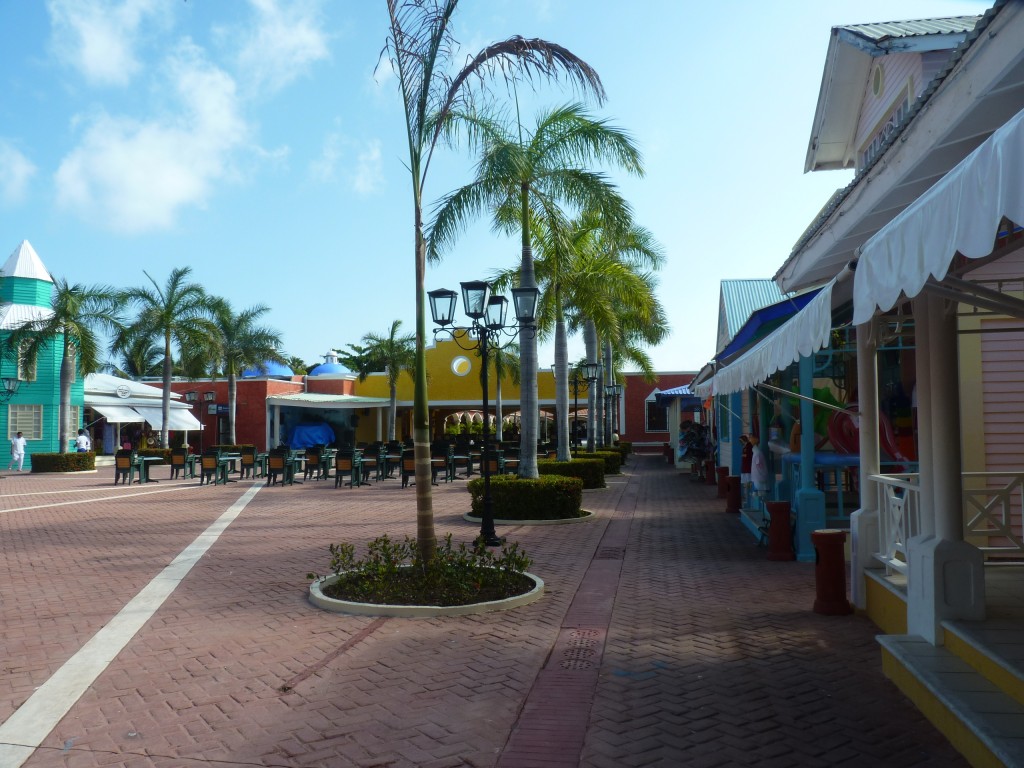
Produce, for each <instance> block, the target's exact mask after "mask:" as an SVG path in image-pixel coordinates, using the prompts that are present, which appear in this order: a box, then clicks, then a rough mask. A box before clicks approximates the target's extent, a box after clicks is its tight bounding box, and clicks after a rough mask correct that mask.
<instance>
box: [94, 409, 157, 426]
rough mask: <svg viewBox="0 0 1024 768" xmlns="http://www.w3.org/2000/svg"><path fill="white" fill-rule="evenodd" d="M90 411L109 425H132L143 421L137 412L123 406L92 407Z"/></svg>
mask: <svg viewBox="0 0 1024 768" xmlns="http://www.w3.org/2000/svg"><path fill="white" fill-rule="evenodd" d="M92 409H93V410H94V411H96V413H99V414H101V415H102V416H103V418H105V419H106V420H107V421H109V422H110V423H111V424H134V423H136V422H140V421H145V419H143V418H142V416H140V415H139V414H138V412H136V411H135V410H133V409H132V408H128V407H126V406H123V405H94V406H92Z"/></svg>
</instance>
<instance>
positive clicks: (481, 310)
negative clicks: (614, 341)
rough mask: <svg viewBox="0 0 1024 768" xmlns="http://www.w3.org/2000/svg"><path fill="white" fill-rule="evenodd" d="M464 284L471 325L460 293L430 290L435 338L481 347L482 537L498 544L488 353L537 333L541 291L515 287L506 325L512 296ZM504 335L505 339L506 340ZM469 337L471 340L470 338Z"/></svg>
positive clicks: (484, 285) (481, 283) (479, 283)
mask: <svg viewBox="0 0 1024 768" xmlns="http://www.w3.org/2000/svg"><path fill="white" fill-rule="evenodd" d="M461 285H462V305H463V309H464V310H465V312H466V316H467V317H468V318H469V319H470V320H472V321H473V322H472V324H471V325H468V326H457V325H455V324H454V316H455V304H456V301H457V300H458V295H457V294H456V293H455V291H450V290H448V289H447V288H438V289H437V290H434V291H428V292H427V297H428V299H429V301H430V314H431V316H432V317H433V320H434V322H435V323H436V324H437V325H439V326H441V327H440V328H435V329H434V337H435V338H436V337H437V335H438V334H439V333H447V334H448V335H449V336H450V337H451V338H452V340H453V341H455V343H456V344H458V345H459V347H461V348H462V349H465V350H466V351H469V350H472V349H478V350H479V351H480V360H481V364H482V365H483V371H482V373H481V385H482V387H483V411H484V436H483V449H482V450H481V456H480V458H481V462H482V467H481V470H482V471H481V474H482V475H483V480H484V510H483V516H482V518H481V521H480V540H481V541H483V543H484V544H486V545H487V546H489V547H498V546H501V544H503V543H504V540H503V539H501V538H499V537H498V534H497V532H496V531H495V530H494V506H493V504H492V502H491V466H490V450H491V434H490V433H491V428H490V413H489V412H488V402H487V374H488V368H489V363H488V352H489V350H492V349H493V350H499V349H502V348H503V347H506V346H508V345H509V344H511V343H512V341H513V340H515V338H516V336H518V335H519V331H520V329H522V330H524V331H529V332H530V333H535V332H536V330H537V326H536V325H534V321H535V319H536V316H537V299H538V296H539V294H540V292H539V291H538V290H537V289H536V288H513V289H512V302H513V304H514V305H515V313H516V323H515V324H513V325H506V322H505V319H506V315H507V313H508V299H506V298H505V297H504V296H492V295H491V286H490V285H489V284H488V283H486V282H484V281H483V280H473V281H470V282H468V283H461ZM502 336H505V337H506V338H505V340H504V341H502ZM467 340H468V341H467Z"/></svg>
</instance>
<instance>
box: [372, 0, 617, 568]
mask: <svg viewBox="0 0 1024 768" xmlns="http://www.w3.org/2000/svg"><path fill="white" fill-rule="evenodd" d="M457 6H458V0H388V15H389V19H390V25H389V34H388V38H387V42H386V47H385V53H384V55H386V56H387V58H388V60H389V62H390V65H391V67H392V69H393V70H394V71H395V73H396V74H397V76H398V85H399V89H400V90H401V92H402V105H403V107H404V109H405V127H406V138H407V140H408V144H409V162H408V166H407V167H408V169H409V175H410V177H411V179H412V202H413V243H414V245H413V247H414V255H415V272H416V365H415V376H414V379H415V395H414V406H413V440H414V441H415V448H416V541H417V546H418V548H419V550H420V555H421V557H422V559H423V560H424V561H425V562H426V561H429V560H431V559H432V558H433V556H434V551H435V549H436V547H437V536H436V534H435V532H434V511H433V503H432V499H431V493H430V412H429V408H428V399H427V363H426V346H427V342H426V335H427V328H426V314H425V303H424V298H425V297H424V290H425V279H426V264H427V256H426V241H425V239H424V233H423V189H424V186H425V184H426V181H427V171H428V170H429V169H430V160H431V158H432V157H433V154H434V150H435V149H436V148H437V145H438V141H439V140H440V139H441V138H442V135H443V134H444V135H447V136H451V135H453V133H454V129H455V125H454V123H455V121H454V120H453V113H454V112H455V111H456V110H461V109H463V108H466V109H467V111H471V107H472V104H471V102H472V99H473V96H474V93H477V94H485V93H486V90H485V89H486V84H487V82H488V80H489V76H491V75H493V74H494V73H496V72H497V73H503V74H504V75H505V77H506V78H514V77H516V76H517V75H522V76H525V77H527V78H535V77H541V78H546V79H555V78H557V77H558V76H559V75H565V76H567V77H568V78H570V79H571V80H572V81H573V82H574V83H576V84H577V85H578V86H579V87H580V88H581V89H583V90H589V91H592V92H593V93H594V94H595V95H596V96H597V97H598V99H599V100H600V99H603V97H604V89H603V88H602V86H601V80H600V78H599V77H598V76H597V72H595V71H594V70H593V68H591V67H590V65H588V64H587V63H586V62H585V61H583V60H582V59H580V58H578V57H577V56H575V55H574V54H572V53H571V52H570V51H568V50H566V49H565V48H562V47H561V46H559V45H556V44H554V43H549V42H547V41H545V40H538V39H526V38H522V37H512V38H509V39H508V40H504V41H502V42H498V43H493V44H491V45H489V46H487V47H486V48H484V49H483V50H482V51H480V52H479V53H478V54H476V56H474V57H473V58H472V59H470V60H469V63H467V64H466V65H465V66H463V67H462V69H461V70H459V71H458V72H457V73H455V74H454V76H453V75H452V74H451V72H450V71H449V68H450V67H451V66H452V64H453V61H454V59H455V56H456V50H455V43H454V40H453V38H452V33H451V26H450V25H451V21H452V17H453V15H454V14H455V9H456V7H457ZM474 86H478V87H477V88H476V89H475V90H474Z"/></svg>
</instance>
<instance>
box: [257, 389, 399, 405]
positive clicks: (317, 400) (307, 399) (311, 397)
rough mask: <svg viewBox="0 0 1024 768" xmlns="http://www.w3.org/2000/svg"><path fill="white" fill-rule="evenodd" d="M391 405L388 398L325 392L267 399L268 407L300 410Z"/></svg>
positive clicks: (277, 396) (298, 393) (302, 393)
mask: <svg viewBox="0 0 1024 768" xmlns="http://www.w3.org/2000/svg"><path fill="white" fill-rule="evenodd" d="M390 404H391V400H390V399H389V398H387V397H359V396H357V395H329V394H325V393H323V392H296V393H295V394H291V395H271V396H270V397H268V398H267V405H292V406H298V407H299V408H370V407H376V408H381V407H383V406H386V405H390Z"/></svg>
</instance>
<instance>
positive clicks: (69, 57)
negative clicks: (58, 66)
mask: <svg viewBox="0 0 1024 768" xmlns="http://www.w3.org/2000/svg"><path fill="white" fill-rule="evenodd" d="M47 8H48V10H49V12H50V19H51V21H52V24H53V40H52V47H53V50H54V51H55V53H56V55H57V57H58V58H60V59H62V60H63V61H64V62H65V63H67V64H69V65H70V66H72V67H74V68H75V69H77V70H78V71H79V72H80V73H81V74H82V76H83V77H84V78H85V79H86V80H87V81H88V82H89V83H91V84H93V85H117V86H123V85H127V84H128V83H129V82H130V81H131V79H132V77H133V76H134V75H135V74H136V73H137V72H138V71H139V69H140V66H141V65H140V64H139V60H138V58H137V57H136V53H135V46H136V43H137V38H138V34H139V29H140V26H141V25H142V22H143V21H144V20H145V19H146V17H148V16H153V15H156V14H162V13H163V12H164V11H165V10H166V8H165V6H164V5H163V3H162V0H123V2H121V3H116V4H112V3H110V2H103V0H49V2H48V3H47Z"/></svg>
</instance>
